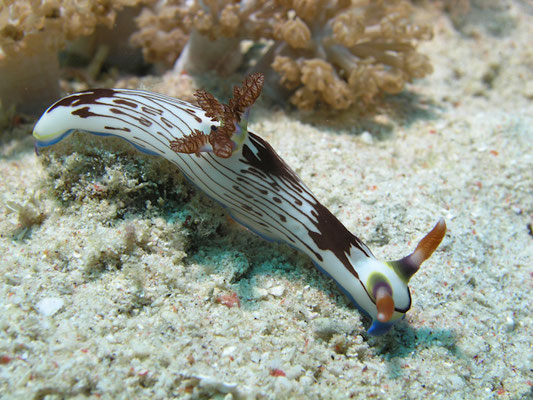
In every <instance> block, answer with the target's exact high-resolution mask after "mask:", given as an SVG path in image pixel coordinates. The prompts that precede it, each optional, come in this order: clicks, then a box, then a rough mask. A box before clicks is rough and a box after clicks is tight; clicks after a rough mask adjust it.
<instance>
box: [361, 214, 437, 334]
mask: <svg viewBox="0 0 533 400" xmlns="http://www.w3.org/2000/svg"><path fill="white" fill-rule="evenodd" d="M445 233H446V223H445V222H444V220H443V219H440V220H439V221H438V222H437V224H436V225H435V227H434V228H433V229H432V230H431V231H430V232H429V233H428V234H427V235H426V236H424V238H423V239H422V240H421V241H420V242H419V243H418V245H417V246H416V249H415V251H414V252H413V253H411V254H410V255H408V256H407V257H404V258H402V259H401V260H397V261H390V262H381V261H378V260H376V259H368V261H367V262H366V264H368V265H366V268H362V269H361V270H360V271H361V272H360V273H359V276H360V278H361V281H362V282H363V284H364V286H365V289H366V291H367V294H368V296H369V297H370V298H371V299H372V302H373V303H374V308H373V309H372V310H366V311H367V313H368V314H370V317H372V320H373V322H372V326H371V327H370V329H369V330H368V332H369V333H370V334H374V335H379V334H383V333H385V332H387V331H388V330H389V329H390V328H391V327H392V325H393V324H394V322H397V321H399V320H401V319H403V318H404V316H405V313H406V312H407V311H408V310H409V309H410V308H411V294H410V292H409V287H408V286H407V283H408V282H409V279H410V278H411V277H412V276H413V275H414V273H415V272H416V271H418V269H419V268H420V265H421V264H422V263H423V262H424V261H425V260H427V259H428V258H429V257H430V256H431V254H432V253H433V252H434V251H435V249H436V248H437V247H438V246H439V244H440V242H441V241H442V239H443V238H444V234H445ZM365 271H368V272H367V273H365Z"/></svg>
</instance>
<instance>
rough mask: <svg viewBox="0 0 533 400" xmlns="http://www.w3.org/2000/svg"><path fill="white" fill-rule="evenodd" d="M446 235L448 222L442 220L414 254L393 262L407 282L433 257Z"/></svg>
mask: <svg viewBox="0 0 533 400" xmlns="http://www.w3.org/2000/svg"><path fill="white" fill-rule="evenodd" d="M445 234H446V222H444V219H442V218H441V219H439V221H438V222H437V224H436V225H435V226H434V227H433V229H432V230H431V231H430V232H429V233H428V234H427V235H426V236H424V237H423V238H422V240H421V241H420V242H419V243H418V246H416V249H415V251H414V252H413V253H412V254H410V255H408V256H407V257H404V258H402V259H401V260H398V261H393V262H392V264H394V266H395V267H396V268H397V270H398V271H399V272H400V273H401V275H402V276H403V278H404V279H405V280H406V281H409V279H411V277H412V276H413V275H414V274H415V273H416V271H418V269H419V268H420V266H421V265H422V263H423V262H424V261H426V260H427V259H428V258H429V257H431V255H432V254H433V252H434V251H435V250H436V249H437V247H439V244H440V242H442V239H443V238H444V235H445Z"/></svg>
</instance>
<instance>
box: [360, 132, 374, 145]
mask: <svg viewBox="0 0 533 400" xmlns="http://www.w3.org/2000/svg"><path fill="white" fill-rule="evenodd" d="M361 141H362V142H363V143H366V144H372V143H374V138H373V137H372V135H371V134H370V132H368V131H364V132H363V133H361Z"/></svg>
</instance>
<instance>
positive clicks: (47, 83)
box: [0, 0, 148, 113]
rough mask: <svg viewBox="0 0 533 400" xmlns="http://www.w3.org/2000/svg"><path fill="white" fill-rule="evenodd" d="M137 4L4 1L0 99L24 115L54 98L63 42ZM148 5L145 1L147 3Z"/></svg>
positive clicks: (0, 11) (0, 30) (103, 0)
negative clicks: (58, 55) (14, 106)
mask: <svg viewBox="0 0 533 400" xmlns="http://www.w3.org/2000/svg"><path fill="white" fill-rule="evenodd" d="M141 2H142V0H120V1H111V0H96V1H90V0H83V1H78V0H46V1H37V0H16V1H14V0H7V1H4V2H2V5H1V6H0V76H2V79H1V80H0V100H1V101H2V103H3V104H4V107H9V106H10V105H12V104H15V105H17V109H18V110H19V111H21V112H25V113H37V112H42V108H43V107H44V106H45V105H47V104H49V103H51V102H52V101H53V100H55V99H56V98H57V97H59V62H58V58H57V53H58V51H59V50H60V49H62V48H63V47H64V46H65V44H66V42H67V41H68V40H73V39H75V38H78V37H81V36H86V35H89V34H91V33H92V32H93V31H94V29H95V27H96V26H97V25H105V26H108V27H111V26H113V24H114V22H115V19H116V16H117V12H118V10H120V9H122V8H123V7H127V6H135V5H137V4H140V3H141ZM147 3H148V1H144V4H147Z"/></svg>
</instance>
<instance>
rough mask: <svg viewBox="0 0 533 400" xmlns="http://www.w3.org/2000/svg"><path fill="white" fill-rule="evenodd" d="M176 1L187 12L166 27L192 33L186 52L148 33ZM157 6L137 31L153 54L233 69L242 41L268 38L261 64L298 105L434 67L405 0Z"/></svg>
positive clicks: (394, 87)
mask: <svg viewBox="0 0 533 400" xmlns="http://www.w3.org/2000/svg"><path fill="white" fill-rule="evenodd" d="M169 7H174V8H175V7H177V8H179V9H180V15H181V16H182V17H181V18H180V19H179V20H175V21H174V22H173V23H170V25H168V26H165V27H162V28H160V29H163V30H164V31H165V32H167V31H168V30H169V29H179V30H180V32H182V33H183V34H184V35H190V39H189V41H188V44H187V45H185V47H184V51H183V52H181V45H178V46H176V47H175V49H174V51H173V52H172V53H171V54H172V56H170V55H169V53H168V51H166V50H165V51H161V50H163V49H167V48H168V46H167V47H165V46H166V44H165V43H159V44H158V43H155V41H154V40H148V39H144V40H141V39H142V38H148V37H150V36H152V37H153V35H154V24H160V25H163V23H164V22H165V18H164V15H165V14H164V12H163V11H164V10H165V9H166V8H169ZM152 9H153V10H155V11H154V12H155V14H153V15H156V17H154V19H153V20H151V25H148V24H147V22H146V21H143V20H142V18H139V19H138V21H137V22H138V24H139V26H140V30H139V32H138V34H137V36H136V41H137V43H139V44H141V45H142V46H143V49H144V51H145V54H147V53H148V54H150V56H151V58H152V60H154V61H158V62H167V63H168V61H169V60H170V59H177V60H178V61H177V63H176V66H175V68H176V69H177V70H178V71H187V72H189V73H195V72H196V71H198V72H204V71H212V70H213V69H216V70H218V71H223V72H225V73H230V72H232V71H234V70H235V69H236V68H237V67H238V66H239V62H240V60H241V58H240V47H239V43H240V42H241V41H242V40H252V41H258V40H260V39H267V40H270V41H271V43H272V44H271V46H270V48H269V50H268V51H266V53H264V55H263V56H262V58H261V59H259V60H258V61H257V63H256V64H255V67H254V68H255V69H254V70H256V71H262V72H264V73H266V75H267V79H266V81H267V82H268V84H269V85H272V82H273V81H274V80H275V79H273V78H274V77H275V76H273V75H277V80H278V82H279V85H281V86H283V87H284V88H285V89H288V92H289V96H290V101H291V102H292V103H293V104H295V105H296V106H297V107H299V108H310V107H314V106H317V105H320V104H322V105H325V106H327V107H328V108H333V109H345V108H348V107H350V106H352V105H353V104H355V103H359V104H361V103H363V104H368V103H372V102H373V101H375V99H376V97H377V96H379V95H380V94H381V93H390V94H394V93H398V92H400V91H401V90H403V88H404V87H405V84H406V83H407V82H410V81H412V80H413V79H415V78H421V77H423V76H425V75H427V74H428V73H430V72H431V65H430V63H429V60H428V59H427V57H425V56H423V55H421V54H419V53H418V52H417V51H416V45H417V43H418V42H420V41H422V40H428V39H430V38H431V29H430V28H429V27H427V26H425V25H422V24H416V23H414V22H413V21H412V14H413V7H412V6H411V4H410V3H409V2H408V1H406V0H329V1H325V0H188V1H185V0H165V1H159V2H158V3H157V5H156V7H155V8H152ZM158 18H159V22H158ZM155 31H157V30H155ZM208 42H211V43H214V45H212V46H210V45H209V43H208ZM154 48H156V49H157V50H153V49H154ZM206 49H208V50H206ZM222 60H224V61H222ZM272 71H274V74H273V73H272ZM274 92H276V93H281V92H282V91H274ZM285 92H287V90H286V91H285Z"/></svg>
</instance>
